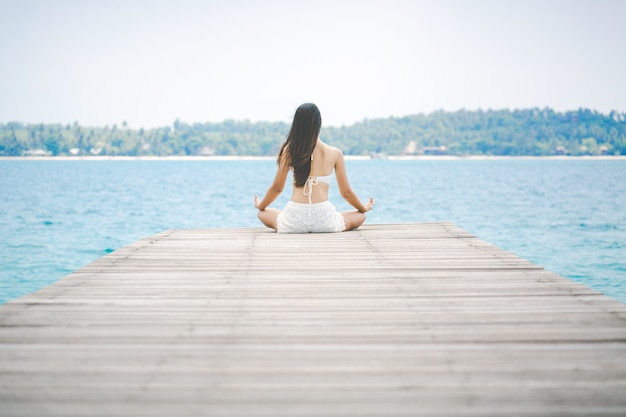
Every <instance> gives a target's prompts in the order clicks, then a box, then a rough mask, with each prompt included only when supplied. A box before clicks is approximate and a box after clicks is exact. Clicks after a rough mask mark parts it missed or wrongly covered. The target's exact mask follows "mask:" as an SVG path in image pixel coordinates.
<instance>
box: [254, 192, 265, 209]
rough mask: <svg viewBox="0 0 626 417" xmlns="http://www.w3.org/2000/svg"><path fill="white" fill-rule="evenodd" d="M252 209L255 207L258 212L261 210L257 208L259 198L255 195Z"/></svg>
mask: <svg viewBox="0 0 626 417" xmlns="http://www.w3.org/2000/svg"><path fill="white" fill-rule="evenodd" d="M254 207H256V208H258V209H259V210H261V209H260V208H259V196H258V195H256V194H255V195H254ZM261 211H263V210H261Z"/></svg>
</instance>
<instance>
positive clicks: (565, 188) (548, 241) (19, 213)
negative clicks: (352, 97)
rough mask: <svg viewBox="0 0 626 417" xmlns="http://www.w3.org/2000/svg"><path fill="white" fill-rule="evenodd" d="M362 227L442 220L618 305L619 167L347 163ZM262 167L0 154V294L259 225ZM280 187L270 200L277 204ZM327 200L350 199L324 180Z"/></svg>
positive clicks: (625, 297)
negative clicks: (188, 236)
mask: <svg viewBox="0 0 626 417" xmlns="http://www.w3.org/2000/svg"><path fill="white" fill-rule="evenodd" d="M347 165H348V173H349V175H350V178H351V183H352V186H353V188H354V189H355V190H356V191H357V192H358V193H359V195H360V196H361V197H362V198H363V199H364V198H366V197H368V196H369V195H373V196H374V197H375V198H376V207H375V209H374V210H373V211H372V212H370V213H369V214H368V220H367V221H368V222H370V223H398V222H423V221H441V220H445V221H451V222H454V223H456V224H458V225H459V226H460V227H462V228H463V229H465V230H467V231H469V232H471V233H473V234H475V235H477V236H478V237H480V238H481V239H484V240H487V241H489V242H491V243H493V244H495V245H497V246H500V247H502V248H504V249H506V250H508V251H511V252H513V253H515V254H517V255H519V256H521V257H523V258H526V259H529V260H530V261H532V262H535V263H537V264H539V265H542V266H544V267H545V268H546V269H548V270H551V271H554V272H556V273H558V274H560V275H563V276H565V277H568V278H570V279H572V280H575V281H579V282H582V283H584V284H586V285H588V286H590V287H592V288H594V289H597V290H599V291H602V292H604V293H606V294H608V295H610V296H612V297H614V298H617V299H619V300H621V301H623V302H626V161H624V160H553V159H507V160H464V159H461V160H435V161H433V160H419V161H392V160H367V161H360V160H351V161H347ZM274 170H275V164H274V162H273V161H271V160H263V161H164V160H156V161H145V160H144V161H137V160H123V161H60V160H43V161H29V160H2V161H0V193H1V195H2V198H1V199H0V234H1V236H2V239H0V253H1V255H2V256H1V259H0V302H5V301H7V300H10V299H13V298H16V297H19V296H21V295H23V294H26V293H29V292H32V291H35V290H37V289H39V288H41V287H42V286H45V285H48V284H50V283H52V282H54V281H56V280H58V279H59V278H61V277H63V276H65V275H67V274H68V273H70V272H71V271H73V270H75V269H77V268H80V267H81V266H83V265H85V264H87V263H89V262H91V261H93V260H95V259H97V258H99V257H101V256H103V255H105V254H107V253H109V252H111V251H113V250H115V249H117V248H120V247H122V246H124V245H127V244H129V243H131V242H134V241H136V240H138V239H140V238H142V237H146V236H149V235H151V234H154V233H158V232H161V231H163V230H166V229H171V228H205V227H250V226H253V227H256V226H260V224H259V223H258V222H257V219H256V210H255V209H254V206H253V195H254V193H258V194H260V195H262V194H263V193H264V192H265V190H266V188H267V186H268V185H269V184H270V182H271V181H272V179H273V176H274ZM288 197H289V192H287V191H285V192H284V193H283V195H282V196H281V197H280V198H279V200H277V202H276V203H275V204H274V205H275V206H277V207H282V206H283V205H284V204H285V203H286V202H287V199H288ZM330 198H331V201H333V203H335V205H336V206H337V208H338V209H341V210H347V209H348V208H349V206H347V205H346V203H345V202H343V201H342V200H341V199H340V198H339V196H338V191H337V188H336V184H335V183H333V185H332V188H331V197H330Z"/></svg>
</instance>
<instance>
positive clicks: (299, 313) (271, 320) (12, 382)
mask: <svg viewBox="0 0 626 417" xmlns="http://www.w3.org/2000/svg"><path fill="white" fill-rule="evenodd" d="M625 393H626V305H624V304H622V303H619V302H617V301H615V300H613V299H611V298H609V297H606V296H604V295H602V294H601V293H598V292H597V291H593V290H591V289H589V288H587V287H585V286H584V285H581V284H578V283H574V282H571V281H569V280H566V279H564V278H562V277H560V276H558V275H555V274H553V273H550V272H548V271H545V270H543V269H542V268H541V267H539V266H537V265H533V264H532V263H530V262H528V261H526V260H524V259H521V258H519V257H517V256H515V255H513V254H511V253H507V252H505V251H503V250H501V249H499V248H497V247H494V246H492V245H490V244H489V243H487V242H484V241H481V240H480V239H478V238H476V237H475V236H472V235H471V234H469V233H467V232H465V231H463V230H461V229H460V228H458V227H457V226H456V225H454V224H451V223H421V224H420V223H415V224H394V225H368V226H363V227H362V228H360V229H359V230H357V231H352V232H347V233H339V234H310V235H278V234H275V233H272V232H271V231H268V230H267V229H262V228H250V229H209V230H201V229H197V230H170V231H165V232H163V233H159V234H157V235H154V236H150V237H148V238H145V239H142V240H140V241H138V242H135V243H133V244H131V245H128V246H126V247H124V248H121V249H120V250H117V251H115V252H113V253H111V254H109V255H107V256H105V257H103V258H101V259H99V260H97V261H96V262H94V263H92V264H90V265H87V266H86V267H84V268H82V269H80V270H78V271H76V272H74V273H72V274H70V275H68V276H67V277H65V278H63V279H62V280H60V281H58V282H57V283H55V284H53V285H51V286H49V287H46V288H43V289H42V290H40V291H37V292H35V293H33V294H30V295H27V296H25V297H22V298H20V299H17V300H14V301H12V302H10V303H7V304H5V305H3V306H0V415H1V416H40V415H46V416H85V415H98V416H114V415H115V416H161V415H163V416H172V415H176V416H187V415H207V416H279V415H288V416H390V415H394V416H414V415H415V416H416V415H429V416H452V415H455V416H456V415H475V416H502V415H520V416H570V415H594V416H603V415H607V416H609V415H613V416H617V415H625V414H626V395H624V394H625Z"/></svg>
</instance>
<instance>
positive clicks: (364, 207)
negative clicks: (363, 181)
mask: <svg viewBox="0 0 626 417" xmlns="http://www.w3.org/2000/svg"><path fill="white" fill-rule="evenodd" d="M335 176H336V177H337V186H338V187H339V192H340V193H341V196H342V197H343V198H344V200H346V201H347V202H348V204H350V205H351V206H352V207H354V208H355V209H357V210H358V211H360V212H361V213H365V212H367V211H370V210H371V209H372V206H374V198H372V197H370V198H369V200H368V201H367V204H363V203H362V202H361V200H359V197H358V196H357V195H356V193H355V192H354V191H353V190H352V187H350V181H348V173H347V172H346V162H345V160H344V158H343V152H341V150H340V149H337V159H336V160H335Z"/></svg>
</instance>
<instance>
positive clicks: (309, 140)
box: [276, 103, 322, 187]
mask: <svg viewBox="0 0 626 417" xmlns="http://www.w3.org/2000/svg"><path fill="white" fill-rule="evenodd" d="M321 128H322V115H321V114H320V110H319V109H318V108H317V106H316V105H315V104H313V103H304V104H302V105H301V106H300V107H298V108H297V109H296V114H295V115H294V116H293V123H292V124H291V129H290V130H289V135H287V138H286V139H285V143H283V146H281V148H280V152H279V153H278V158H277V160H276V162H277V163H280V160H281V158H282V157H283V154H284V153H285V150H286V151H287V153H286V154H285V157H286V163H287V165H288V166H289V167H291V168H292V169H293V177H294V182H295V184H296V187H304V183H305V182H306V180H307V178H309V173H310V172H311V155H313V150H314V149H315V145H316V144H317V138H318V136H319V134H320V129H321Z"/></svg>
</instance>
